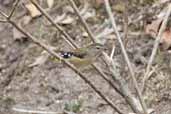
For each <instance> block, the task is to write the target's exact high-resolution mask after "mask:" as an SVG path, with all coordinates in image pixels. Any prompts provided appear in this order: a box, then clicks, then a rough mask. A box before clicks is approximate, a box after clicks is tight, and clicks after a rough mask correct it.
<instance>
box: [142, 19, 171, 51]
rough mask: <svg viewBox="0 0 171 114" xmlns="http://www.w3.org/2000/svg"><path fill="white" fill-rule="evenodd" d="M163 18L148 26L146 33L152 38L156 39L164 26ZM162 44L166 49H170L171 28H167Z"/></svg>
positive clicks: (162, 37)
mask: <svg viewBox="0 0 171 114" xmlns="http://www.w3.org/2000/svg"><path fill="white" fill-rule="evenodd" d="M162 21H163V18H160V19H157V20H154V21H152V22H151V23H150V24H147V26H146V27H145V33H146V34H149V35H150V36H151V37H152V38H156V37H157V35H158V32H159V29H160V26H161V24H162ZM160 43H161V44H163V45H162V46H163V48H164V49H168V48H169V47H170V46H171V27H169V26H168V27H167V28H166V30H164V32H163V34H162V36H161V40H160Z"/></svg>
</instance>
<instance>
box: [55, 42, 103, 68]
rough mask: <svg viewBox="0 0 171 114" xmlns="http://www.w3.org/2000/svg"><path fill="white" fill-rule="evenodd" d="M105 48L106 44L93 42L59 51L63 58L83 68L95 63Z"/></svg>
mask: <svg viewBox="0 0 171 114" xmlns="http://www.w3.org/2000/svg"><path fill="white" fill-rule="evenodd" d="M104 50H106V47H105V46H104V45H102V44H99V43H93V44H90V45H88V46H86V47H83V48H78V49H75V50H73V51H58V53H59V54H60V56H61V57H62V58H64V59H65V60H68V61H69V62H70V63H72V64H73V65H74V66H75V67H77V68H81V67H85V66H87V65H90V64H91V63H93V62H94V61H95V60H96V59H97V58H98V57H99V56H100V55H101V52H102V51H104Z"/></svg>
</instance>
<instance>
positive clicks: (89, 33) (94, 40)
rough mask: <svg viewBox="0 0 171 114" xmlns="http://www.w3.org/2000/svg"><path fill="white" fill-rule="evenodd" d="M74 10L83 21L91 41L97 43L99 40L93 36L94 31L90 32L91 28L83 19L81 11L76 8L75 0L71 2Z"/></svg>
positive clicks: (70, 0)
mask: <svg viewBox="0 0 171 114" xmlns="http://www.w3.org/2000/svg"><path fill="white" fill-rule="evenodd" d="M69 2H70V4H71V6H72V8H73V9H74V11H75V12H76V13H77V15H78V17H79V19H80V20H81V22H82V24H83V26H84V27H85V30H86V32H87V33H88V35H89V36H90V38H91V40H92V41H93V42H94V43H95V42H97V39H95V36H94V35H93V33H92V31H91V30H90V28H89V27H88V24H87V23H86V21H85V20H84V19H83V17H82V16H81V14H80V13H79V10H78V8H77V6H76V4H75V3H74V1H73V0H69Z"/></svg>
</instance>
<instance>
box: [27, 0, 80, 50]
mask: <svg viewBox="0 0 171 114" xmlns="http://www.w3.org/2000/svg"><path fill="white" fill-rule="evenodd" d="M30 1H31V3H32V4H33V5H35V6H36V8H37V9H38V10H39V11H40V12H41V13H42V14H43V15H44V16H45V17H46V18H47V19H48V21H49V22H51V24H52V25H53V26H54V27H55V28H56V29H58V30H59V31H60V32H61V33H62V34H63V35H64V37H62V38H64V40H65V41H66V42H67V43H68V44H69V45H70V46H71V47H72V48H78V46H77V44H76V43H75V42H74V41H73V40H72V38H71V37H70V35H69V34H68V33H67V32H65V31H64V30H63V28H62V27H61V26H59V25H58V24H56V23H55V22H54V21H53V19H52V18H51V17H50V16H49V15H48V14H47V13H46V12H45V11H44V10H43V9H42V8H41V7H40V5H38V4H37V3H36V2H35V0H30Z"/></svg>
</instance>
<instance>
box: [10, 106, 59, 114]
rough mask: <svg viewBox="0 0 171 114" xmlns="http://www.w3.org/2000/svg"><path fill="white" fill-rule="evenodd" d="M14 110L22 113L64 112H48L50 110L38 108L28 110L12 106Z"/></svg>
mask: <svg viewBox="0 0 171 114" xmlns="http://www.w3.org/2000/svg"><path fill="white" fill-rule="evenodd" d="M12 110H14V111H16V112H21V113H31V114H62V113H58V112H50V111H49V112H48V111H38V110H28V109H21V108H15V107H14V108H12Z"/></svg>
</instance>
